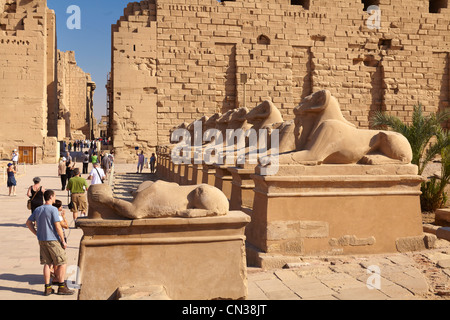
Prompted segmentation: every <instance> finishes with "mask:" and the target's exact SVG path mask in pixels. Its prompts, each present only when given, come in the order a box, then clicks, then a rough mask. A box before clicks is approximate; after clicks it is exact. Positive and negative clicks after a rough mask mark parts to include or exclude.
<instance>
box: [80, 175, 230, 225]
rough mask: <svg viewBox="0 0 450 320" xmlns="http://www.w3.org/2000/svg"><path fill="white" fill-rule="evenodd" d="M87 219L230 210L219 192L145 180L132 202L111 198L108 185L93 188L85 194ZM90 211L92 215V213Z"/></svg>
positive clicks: (217, 213)
mask: <svg viewBox="0 0 450 320" xmlns="http://www.w3.org/2000/svg"><path fill="white" fill-rule="evenodd" d="M88 199H89V211H90V212H89V217H90V218H98V215H100V217H101V218H117V217H124V218H127V219H133V220H134V219H144V218H162V217H186V218H195V217H207V216H222V215H226V214H227V213H228V211H229V203H228V199H227V198H226V197H225V195H224V194H223V192H222V191H220V190H219V189H217V188H215V187H213V186H209V185H194V186H180V185H178V184H176V183H170V182H165V181H157V182H152V181H147V182H144V183H143V184H141V185H140V186H139V188H138V190H137V191H136V192H135V193H134V200H133V202H128V201H125V200H121V199H117V198H114V196H113V193H112V190H111V188H110V187H109V186H108V185H104V184H102V185H93V186H91V187H90V188H89V191H88ZM91 211H92V213H91Z"/></svg>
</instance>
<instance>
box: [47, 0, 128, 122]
mask: <svg viewBox="0 0 450 320" xmlns="http://www.w3.org/2000/svg"><path fill="white" fill-rule="evenodd" d="M129 2H130V1H129V0H47V6H48V7H49V8H50V9H52V10H54V11H55V13H56V24H57V27H56V30H57V31H56V32H57V38H58V49H59V50H61V51H75V58H76V60H77V64H78V65H79V66H80V67H81V68H82V69H83V71H84V72H87V73H90V74H91V76H92V79H93V81H95V82H96V84H97V89H96V91H95V96H94V113H95V117H96V118H97V120H100V118H101V116H102V115H106V89H105V85H106V77H107V74H108V72H109V71H110V69H111V25H112V24H115V23H116V22H117V20H119V19H120V17H121V16H122V15H123V9H124V8H125V7H126V6H127V4H128V3H129ZM71 5H76V6H78V7H79V8H80V18H81V19H80V20H81V25H80V26H81V29H79V30H78V29H72V30H71V29H69V28H68V27H67V20H68V19H69V18H71V17H72V16H73V14H72V12H70V13H67V8H68V7H69V6H71Z"/></svg>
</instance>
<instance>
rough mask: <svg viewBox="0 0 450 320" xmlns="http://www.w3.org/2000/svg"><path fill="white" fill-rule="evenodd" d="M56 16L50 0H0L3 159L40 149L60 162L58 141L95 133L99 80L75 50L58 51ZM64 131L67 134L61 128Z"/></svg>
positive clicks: (40, 155)
mask: <svg viewBox="0 0 450 320" xmlns="http://www.w3.org/2000/svg"><path fill="white" fill-rule="evenodd" d="M56 44H57V34H56V16H55V13H54V11H53V10H50V9H48V8H47V1H46V0H0V112H1V117H0V123H1V128H0V157H1V158H3V159H10V156H11V152H12V150H13V149H19V146H24V147H27V146H28V147H36V148H37V150H36V153H37V157H36V161H37V162H38V163H41V162H50V163H53V162H56V161H57V158H58V155H59V149H58V144H57V141H58V140H60V139H64V138H66V137H70V135H71V132H74V131H80V132H82V133H83V134H85V135H86V136H87V137H91V136H90V132H93V124H94V119H93V116H92V113H93V92H94V90H95V83H94V82H92V81H91V78H90V75H89V74H87V73H85V72H84V71H83V70H81V68H80V67H78V66H77V64H76V61H75V54H74V52H59V51H58V50H57V46H56ZM62 131H64V132H62Z"/></svg>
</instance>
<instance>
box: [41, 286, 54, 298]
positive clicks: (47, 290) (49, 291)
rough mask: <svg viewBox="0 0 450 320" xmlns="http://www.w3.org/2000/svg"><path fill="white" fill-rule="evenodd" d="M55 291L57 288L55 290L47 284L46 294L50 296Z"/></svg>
mask: <svg viewBox="0 0 450 320" xmlns="http://www.w3.org/2000/svg"><path fill="white" fill-rule="evenodd" d="M53 293H55V290H53V288H52V287H47V286H45V289H44V296H49V295H51V294H53Z"/></svg>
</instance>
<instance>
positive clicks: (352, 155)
mask: <svg viewBox="0 0 450 320" xmlns="http://www.w3.org/2000/svg"><path fill="white" fill-rule="evenodd" d="M294 113H295V115H296V118H295V129H294V131H293V133H294V141H295V150H294V151H293V152H287V153H284V154H281V155H280V157H279V163H280V164H310V165H317V164H322V163H323V164H352V163H360V164H385V163H404V164H408V163H411V160H412V150H411V145H410V144H409V142H408V140H407V139H406V138H405V137H404V136H403V135H401V134H399V133H396V132H391V131H382V130H368V129H358V128H356V127H355V126H354V125H353V124H352V123H350V122H348V121H347V120H346V119H345V118H344V116H343V115H342V112H341V109H340V106H339V103H338V101H337V100H336V98H334V97H333V96H332V95H331V93H330V92H329V91H327V90H323V91H319V92H316V93H314V94H312V95H310V96H308V97H306V98H305V99H304V100H303V101H302V103H301V104H300V105H299V106H298V107H296V108H295V109H294ZM287 138H288V139H292V137H290V136H288V137H287ZM261 163H262V164H264V161H261Z"/></svg>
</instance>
